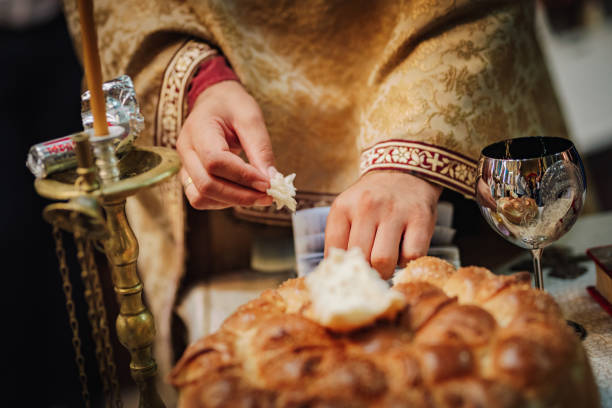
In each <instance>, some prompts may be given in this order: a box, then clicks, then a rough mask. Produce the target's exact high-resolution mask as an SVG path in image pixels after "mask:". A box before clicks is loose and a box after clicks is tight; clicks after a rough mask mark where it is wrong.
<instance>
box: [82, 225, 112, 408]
mask: <svg viewBox="0 0 612 408" xmlns="http://www.w3.org/2000/svg"><path fill="white" fill-rule="evenodd" d="M74 241H75V243H76V247H77V259H78V260H79V264H80V266H81V278H82V280H83V287H84V289H85V291H84V297H85V302H86V303H87V317H88V318H89V324H90V325H91V335H92V338H93V340H94V343H95V347H96V348H95V354H96V360H97V362H98V370H99V372H100V379H101V380H102V388H103V391H104V396H105V400H106V406H107V407H110V406H111V398H110V385H109V381H108V377H107V368H106V360H105V358H104V349H103V346H102V337H101V335H100V327H99V321H100V316H99V312H98V308H97V305H96V302H95V299H94V292H93V287H92V286H93V285H92V276H91V275H92V273H91V271H90V264H89V257H88V256H87V254H86V243H85V240H84V239H83V234H82V233H81V231H79V228H78V227H77V228H75V231H74Z"/></svg>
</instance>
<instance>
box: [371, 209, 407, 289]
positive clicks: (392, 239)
mask: <svg viewBox="0 0 612 408" xmlns="http://www.w3.org/2000/svg"><path fill="white" fill-rule="evenodd" d="M403 232H404V224H402V223H401V221H400V220H397V221H396V222H387V223H384V224H381V225H380V226H379V227H378V229H377V230H376V236H375V238H374V244H373V246H372V253H371V255H370V263H371V265H372V267H373V268H374V269H376V270H377V271H378V273H379V274H380V276H381V277H382V278H383V279H389V278H390V277H391V276H392V275H393V272H394V271H395V266H396V265H397V261H398V257H399V251H400V241H401V239H402V234H403Z"/></svg>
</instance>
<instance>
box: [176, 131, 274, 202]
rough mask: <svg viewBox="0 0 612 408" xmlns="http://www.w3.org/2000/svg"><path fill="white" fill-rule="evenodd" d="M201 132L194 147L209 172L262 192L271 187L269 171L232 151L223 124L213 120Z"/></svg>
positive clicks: (194, 140)
mask: <svg viewBox="0 0 612 408" xmlns="http://www.w3.org/2000/svg"><path fill="white" fill-rule="evenodd" d="M201 132H204V134H202V135H201V137H196V138H194V139H193V149H194V150H195V152H196V153H197V155H198V156H199V158H200V161H201V162H202V165H203V167H204V169H205V170H206V171H207V172H208V174H210V175H211V176H216V177H220V178H223V179H225V180H228V181H231V182H233V183H236V184H240V185H243V186H245V187H249V188H252V189H254V190H258V191H261V192H266V190H267V189H268V188H270V183H269V181H268V177H267V176H266V174H267V173H262V172H261V171H259V170H258V169H256V168H255V167H254V166H252V165H251V164H248V163H245V162H244V161H243V160H242V159H241V158H240V157H239V156H238V155H237V154H235V153H234V152H232V151H231V149H230V146H229V145H228V142H227V140H226V136H225V133H224V132H225V130H224V129H223V127H222V126H221V125H219V124H218V123H216V122H212V123H210V124H209V125H208V126H206V127H205V128H204V130H203V131H202V130H201V131H200V132H199V133H201ZM185 148H186V149H189V147H188V146H186V147H185Z"/></svg>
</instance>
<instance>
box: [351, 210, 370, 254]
mask: <svg viewBox="0 0 612 408" xmlns="http://www.w3.org/2000/svg"><path fill="white" fill-rule="evenodd" d="M375 234H376V220H375V218H374V217H358V218H357V219H355V220H353V224H352V225H351V232H350V234H349V242H348V249H351V248H355V247H358V248H360V249H361V252H363V255H364V256H365V259H366V260H367V261H368V262H369V261H370V253H371V251H372V245H373V244H374V236H375Z"/></svg>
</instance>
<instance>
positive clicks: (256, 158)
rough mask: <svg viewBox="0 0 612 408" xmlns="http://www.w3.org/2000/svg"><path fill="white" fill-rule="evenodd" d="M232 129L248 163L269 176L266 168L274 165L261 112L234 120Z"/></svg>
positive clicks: (272, 153)
mask: <svg viewBox="0 0 612 408" xmlns="http://www.w3.org/2000/svg"><path fill="white" fill-rule="evenodd" d="M234 130H235V131H236V135H237V136H238V140H240V145H241V146H242V149H243V150H244V152H245V153H246V156H247V158H248V159H249V163H251V164H252V165H253V166H255V168H257V170H259V171H261V172H262V173H263V175H264V176H265V177H266V178H269V174H268V169H269V168H270V167H273V166H274V152H273V151H272V144H271V143H270V135H269V134H268V130H267V129H266V124H265V122H264V120H263V116H262V115H261V112H260V111H258V114H256V115H252V116H250V117H249V118H248V119H239V120H236V123H234Z"/></svg>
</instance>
